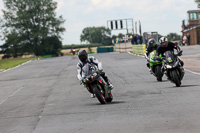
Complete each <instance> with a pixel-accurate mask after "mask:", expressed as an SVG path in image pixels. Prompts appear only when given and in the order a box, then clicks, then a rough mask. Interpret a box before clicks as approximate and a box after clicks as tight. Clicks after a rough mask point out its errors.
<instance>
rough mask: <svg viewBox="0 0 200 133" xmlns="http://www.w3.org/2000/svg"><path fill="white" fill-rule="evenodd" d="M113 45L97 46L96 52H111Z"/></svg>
mask: <svg viewBox="0 0 200 133" xmlns="http://www.w3.org/2000/svg"><path fill="white" fill-rule="evenodd" d="M113 51H114V49H113V47H98V48H97V53H106V52H113Z"/></svg>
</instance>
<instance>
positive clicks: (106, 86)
mask: <svg viewBox="0 0 200 133" xmlns="http://www.w3.org/2000/svg"><path fill="white" fill-rule="evenodd" d="M99 83H100V84H102V86H103V87H104V89H105V98H108V92H109V89H108V84H107V83H106V81H105V80H104V79H103V78H102V77H100V78H99Z"/></svg>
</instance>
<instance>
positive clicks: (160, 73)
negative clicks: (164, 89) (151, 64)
mask: <svg viewBox="0 0 200 133" xmlns="http://www.w3.org/2000/svg"><path fill="white" fill-rule="evenodd" d="M155 71H156V78H157V81H162V76H163V73H162V71H161V66H156V70H155Z"/></svg>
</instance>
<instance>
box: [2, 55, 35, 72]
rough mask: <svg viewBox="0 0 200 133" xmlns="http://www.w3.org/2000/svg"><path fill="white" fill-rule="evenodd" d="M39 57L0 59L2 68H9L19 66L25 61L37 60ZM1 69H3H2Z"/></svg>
mask: <svg viewBox="0 0 200 133" xmlns="http://www.w3.org/2000/svg"><path fill="white" fill-rule="evenodd" d="M37 58H38V57H35V58H15V59H4V60H0V69H9V68H12V67H15V66H18V65H20V64H22V63H24V62H27V61H29V60H35V59H37ZM0 71H1V70H0Z"/></svg>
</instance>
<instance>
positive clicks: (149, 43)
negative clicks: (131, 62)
mask: <svg viewBox="0 0 200 133" xmlns="http://www.w3.org/2000/svg"><path fill="white" fill-rule="evenodd" d="M148 45H149V46H150V47H153V48H154V47H156V45H157V44H156V40H155V39H154V38H151V39H150V40H149V41H148Z"/></svg>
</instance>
